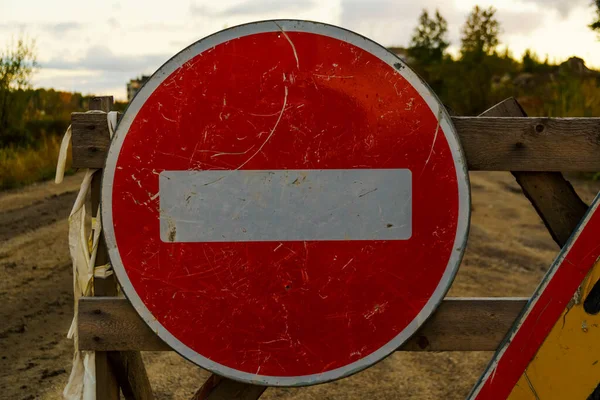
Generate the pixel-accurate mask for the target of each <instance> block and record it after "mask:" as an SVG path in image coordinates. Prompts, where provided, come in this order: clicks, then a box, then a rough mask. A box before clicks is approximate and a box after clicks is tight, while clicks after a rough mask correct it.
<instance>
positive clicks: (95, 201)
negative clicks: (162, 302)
mask: <svg viewBox="0 0 600 400" xmlns="http://www.w3.org/2000/svg"><path fill="white" fill-rule="evenodd" d="M112 106H113V98H112V97H108V96H107V97H104V98H99V97H96V98H92V99H90V104H89V107H90V110H100V111H104V112H108V111H110V110H111V109H112ZM102 115H103V114H102ZM104 119H105V120H106V116H105V115H104ZM71 123H73V121H71ZM101 182H102V177H101V174H99V173H97V174H95V175H94V176H93V177H92V187H91V197H92V199H91V200H92V210H91V211H92V216H95V215H96V214H97V212H98V208H99V207H100V197H101V196H100V188H101ZM100 238H101V241H100V242H99V244H98V252H97V255H96V263H95V264H94V265H95V266H98V265H104V264H106V263H107V262H108V253H107V251H106V245H105V243H104V240H103V238H104V237H103V235H102V236H101V237H100ZM107 281H108V280H106V281H103V280H98V279H94V295H95V296H106V295H109V296H115V295H116V294H117V287H116V283H115V280H114V277H113V279H112V280H111V282H110V283H112V286H111V285H110V284H108V285H107ZM95 360H96V398H97V399H99V400H118V399H119V398H120V397H121V396H120V390H119V384H118V382H117V377H116V374H115V371H114V369H113V368H112V366H111V364H110V363H109V361H108V354H107V353H105V352H97V353H96V356H95Z"/></svg>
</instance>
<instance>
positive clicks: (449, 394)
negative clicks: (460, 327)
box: [0, 173, 600, 400]
mask: <svg viewBox="0 0 600 400" xmlns="http://www.w3.org/2000/svg"><path fill="white" fill-rule="evenodd" d="M81 178H82V176H81V175H75V176H72V177H69V178H67V179H66V180H65V182H64V183H63V184H62V185H60V186H56V185H54V184H53V183H51V182H48V183H43V184H39V185H33V186H30V187H28V188H26V189H22V190H19V191H11V192H4V193H0V301H1V303H0V399H21V400H25V399H27V400H31V399H59V398H61V392H62V388H63V387H64V385H65V383H66V381H67V378H68V374H69V371H70V367H71V358H72V349H73V344H72V342H71V341H70V340H68V339H66V337H65V336H66V333H67V330H68V328H69V325H70V323H71V318H72V313H73V300H72V273H71V265H70V260H69V254H68V248H67V222H66V217H67V215H68V213H69V211H70V208H71V205H72V203H73V201H74V200H75V196H76V191H77V189H78V186H79V182H80V181H81ZM471 179H472V190H473V217H472V225H471V234H470V238H469V245H468V249H467V252H466V256H465V259H464V261H463V264H462V266H461V269H460V272H459V274H458V276H457V278H456V280H455V282H454V285H453V286H452V289H451V291H450V295H451V296H529V295H530V294H531V293H532V292H533V290H534V289H535V287H536V286H537V284H538V283H539V281H540V280H541V278H542V276H543V274H544V272H545V271H546V270H547V268H548V267H549V266H550V263H551V262H552V260H553V258H554V257H555V256H556V254H557V251H558V248H557V246H556V245H555V244H554V242H553V241H552V239H551V238H550V235H549V234H548V233H547V232H546V230H545V228H544V226H543V224H542V223H541V221H540V219H539V218H538V217H537V215H536V214H535V212H534V211H533V208H532V207H531V206H530V205H529V203H528V201H527V200H526V199H525V197H524V196H523V195H522V194H521V191H520V189H519V187H518V186H517V184H516V183H515V181H514V179H513V178H512V176H511V175H510V174H508V173H475V174H472V175H471ZM574 184H575V186H576V188H577V190H578V192H579V193H580V195H581V196H582V197H583V198H584V200H586V201H587V202H590V201H591V200H592V199H593V197H594V196H595V194H596V193H597V192H598V190H599V189H600V184H599V183H597V182H584V181H579V180H575V181H574ZM491 355H492V354H491V353H486V352H482V353H458V352H456V353H437V354H434V353H427V354H425V353H418V354H417V353H414V354H412V353H396V354H394V355H393V356H391V357H389V358H387V359H386V360H384V361H382V362H381V363H379V364H377V365H376V366H374V367H372V368H370V369H368V370H366V371H364V372H362V373H360V374H357V375H355V376H353V377H350V378H348V379H344V380H341V381H338V382H334V383H331V384H326V385H320V386H316V387H311V388H302V389H268V390H267V391H266V392H265V395H264V398H265V399H298V400H300V399H303V400H305V399H367V398H368V399H399V398H402V399H463V398H465V396H466V395H467V393H468V392H469V390H470V388H471V386H472V385H473V384H474V382H475V380H476V379H477V377H478V376H479V375H480V374H481V372H482V370H483V368H484V367H485V365H486V363H487V362H488V360H489V358H490V357H491ZM144 358H145V360H146V364H147V368H148V372H149V376H150V381H151V383H152V386H153V388H154V391H155V394H156V397H157V398H158V399H186V398H189V396H190V395H191V394H192V393H194V392H195V390H196V389H197V388H198V387H199V386H200V385H201V384H202V382H203V381H204V379H205V378H206V377H207V376H208V374H207V373H206V372H205V371H203V370H201V369H200V368H198V367H196V366H194V365H192V364H190V363H189V362H187V361H185V360H183V359H182V358H181V357H179V356H177V355H176V354H174V353H144Z"/></svg>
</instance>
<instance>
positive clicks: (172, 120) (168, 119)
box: [160, 113, 177, 122]
mask: <svg viewBox="0 0 600 400" xmlns="http://www.w3.org/2000/svg"><path fill="white" fill-rule="evenodd" d="M160 115H162V117H163V118H164V119H166V120H167V121H171V122H177V121H175V120H174V119H171V118H167V117H165V114H163V113H160Z"/></svg>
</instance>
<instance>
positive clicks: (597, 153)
mask: <svg viewBox="0 0 600 400" xmlns="http://www.w3.org/2000/svg"><path fill="white" fill-rule="evenodd" d="M111 105H112V98H110V99H109V98H97V99H93V100H92V102H91V107H90V108H91V109H100V110H104V111H107V110H108V109H110V106H111ZM452 120H453V123H454V126H455V127H456V130H457V132H458V134H459V137H460V139H461V142H462V146H463V149H464V152H465V155H466V159H467V163H468V168H469V170H471V171H511V172H512V173H513V175H514V177H515V179H516V180H517V182H518V184H519V185H520V186H521V189H522V190H523V193H524V195H525V196H526V197H527V198H528V199H529V200H530V201H531V203H532V205H533V206H534V208H535V210H536V211H537V213H538V215H539V216H540V217H541V219H542V221H543V222H544V224H545V225H546V227H547V229H548V231H549V232H550V234H551V236H552V238H553V239H554V240H555V242H556V243H557V244H558V245H559V246H563V245H564V244H565V243H566V241H567V240H568V238H569V236H570V235H571V232H573V230H574V229H575V228H576V227H577V225H578V223H579V221H580V220H581V218H582V216H583V215H584V214H585V212H586V210H587V205H586V204H585V203H584V202H583V201H581V199H580V198H579V196H578V195H577V193H576V192H575V190H574V189H573V187H572V186H571V184H570V183H569V182H568V181H567V180H566V179H565V178H564V177H563V175H562V173H561V172H558V171H563V172H596V171H600V118H527V117H526V114H525V112H524V111H523V109H522V108H521V107H520V105H519V104H518V102H517V101H516V100H514V99H512V98H511V99H507V100H505V101H503V102H502V103H499V104H497V105H496V106H494V107H492V108H491V109H489V110H488V111H486V112H485V113H483V114H482V115H481V116H479V117H452ZM72 129H73V138H72V146H73V147H72V148H73V167H74V168H103V167H104V162H105V158H106V153H107V151H108V148H109V145H110V139H109V133H108V125H107V120H106V115H104V114H91V113H89V114H88V113H73V114H72ZM99 197H100V177H99V175H98V176H97V177H95V179H94V181H93V189H92V203H93V212H95V210H96V209H97V207H98V201H99ZM107 261H108V259H107V257H106V251H105V248H104V243H103V242H101V246H100V249H99V252H98V259H97V264H98V265H101V264H103V263H106V262H107ZM95 295H96V296H115V295H116V283H115V281H114V279H111V280H108V281H103V280H96V282H95ZM526 303H527V299H522V298H454V299H445V300H444V301H443V302H442V304H441V305H440V307H439V308H438V309H437V311H436V312H435V313H434V314H433V316H432V317H431V318H429V319H428V320H427V321H426V322H425V324H424V325H423V326H422V327H421V329H420V330H419V331H418V332H417V333H416V334H415V335H414V336H413V337H412V338H411V339H410V340H409V341H408V342H407V343H405V344H404V346H402V347H401V348H400V349H398V350H399V351H495V350H496V349H497V348H498V347H499V346H500V344H501V342H502V340H503V339H504V336H505V335H506V333H507V332H508V331H509V329H510V327H511V326H512V325H513V323H514V321H515V319H516V318H517V317H518V316H519V315H520V313H521V311H522V309H523V308H524V306H525V305H526ZM78 330H79V349H80V350H91V351H96V352H97V353H96V354H97V356H96V369H97V380H98V385H99V388H98V391H97V394H98V395H97V398H98V399H101V400H104V399H111V400H112V399H115V398H118V396H119V386H120V387H121V390H122V392H123V394H124V395H125V397H126V398H127V399H151V398H152V391H151V389H150V383H149V381H148V377H147V375H146V371H145V369H144V365H143V363H142V361H141V356H140V353H139V351H170V350H172V349H171V348H170V347H169V346H167V345H166V344H165V343H164V342H163V341H162V340H161V339H160V338H159V337H158V336H157V335H156V334H155V333H154V332H153V331H152V330H150V328H149V327H148V326H147V325H146V323H145V322H144V321H143V320H142V319H141V317H140V316H139V315H138V314H137V312H136V311H135V309H134V308H133V306H132V305H131V304H130V303H129V301H128V300H127V299H124V298H117V297H84V298H81V299H80V300H79V311H78ZM264 390H265V387H263V386H254V385H249V384H244V383H239V382H235V381H232V380H230V379H226V378H221V377H218V376H215V375H213V376H211V377H210V379H209V380H208V381H207V382H206V383H205V384H204V385H203V386H202V387H201V388H200V389H199V390H198V391H197V392H196V394H195V395H194V397H193V399H194V400H207V399H213V400H216V399H244V400H256V399H258V398H259V397H260V396H261V394H262V393H263V392H264Z"/></svg>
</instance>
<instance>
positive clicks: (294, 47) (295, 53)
mask: <svg viewBox="0 0 600 400" xmlns="http://www.w3.org/2000/svg"><path fill="white" fill-rule="evenodd" d="M275 25H277V27H278V28H279V30H280V31H281V33H283V36H285V38H286V39H287V41H288V42H290V46H292V50H293V51H294V58H295V59H296V68H298V69H300V60H298V53H297V52H296V46H294V43H293V42H292V39H290V37H289V36H288V35H287V33H285V31H284V30H283V28H282V27H281V25H279V24H278V23H277V22H275Z"/></svg>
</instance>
